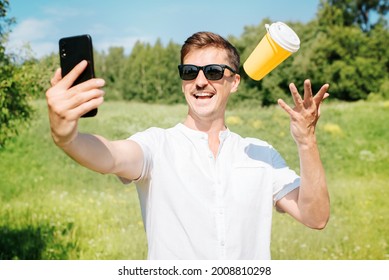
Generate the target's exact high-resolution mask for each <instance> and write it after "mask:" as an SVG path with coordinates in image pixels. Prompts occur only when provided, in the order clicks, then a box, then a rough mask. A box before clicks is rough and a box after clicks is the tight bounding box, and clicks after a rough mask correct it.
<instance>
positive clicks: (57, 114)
mask: <svg viewBox="0 0 389 280" xmlns="http://www.w3.org/2000/svg"><path fill="white" fill-rule="evenodd" d="M87 64H88V63H87V62H86V61H82V62H80V63H79V64H78V65H77V66H76V67H74V69H73V70H72V71H71V72H70V73H69V74H67V75H66V76H65V77H63V78H62V77H61V69H58V70H57V71H56V72H55V75H54V77H53V78H52V79H51V87H50V88H49V89H48V90H47V91H46V100H47V104H48V109H49V119H50V127H51V134H52V136H53V139H54V142H55V143H56V144H57V145H58V146H62V147H63V146H66V145H67V144H69V143H70V142H71V141H72V140H73V139H74V138H75V137H76V136H77V123H78V119H79V118H80V117H81V116H82V115H84V114H85V113H87V112H89V111H90V110H92V109H94V108H97V107H98V106H99V105H101V104H102V103H103V101H104V91H103V90H102V89H101V88H102V87H103V86H104V84H105V82H104V80H102V79H90V80H88V81H86V82H83V83H81V84H78V85H75V86H73V87H72V85H73V83H74V81H75V80H76V79H77V78H78V76H79V75H80V74H81V73H82V72H83V71H84V69H85V67H86V66H87Z"/></svg>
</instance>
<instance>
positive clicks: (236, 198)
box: [46, 32, 329, 259]
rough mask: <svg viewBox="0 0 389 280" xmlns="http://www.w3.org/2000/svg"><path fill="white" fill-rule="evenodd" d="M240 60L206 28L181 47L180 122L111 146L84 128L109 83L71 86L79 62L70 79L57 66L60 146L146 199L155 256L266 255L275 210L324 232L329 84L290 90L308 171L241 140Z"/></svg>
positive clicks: (53, 112)
mask: <svg viewBox="0 0 389 280" xmlns="http://www.w3.org/2000/svg"><path fill="white" fill-rule="evenodd" d="M239 63H240V61H239V55H238V53H237V51H236V49H235V48H234V47H233V46H232V45H231V44H230V43H229V42H228V41H226V40H225V39H223V38H222V37H220V36H219V35H216V34H213V33H210V32H199V33H196V34H194V35H192V36H191V37H190V38H188V39H187V40H186V42H185V44H184V45H183V47H182V49H181V65H180V66H179V74H180V77H181V79H182V80H183V81H182V91H183V92H184V95H185V98H186V101H187V103H188V114H187V117H186V119H185V121H184V123H182V124H178V125H176V126H175V127H173V128H169V129H160V128H150V129H148V130H146V131H144V132H140V133H137V134H135V135H133V136H132V137H130V138H129V139H126V140H119V141H108V140H107V139H105V138H103V137H101V136H97V135H89V134H83V133H80V132H78V130H77V122H78V120H79V118H80V116H81V115H83V114H84V113H86V112H88V111H89V110H91V109H92V108H96V107H98V106H99V105H100V104H102V102H103V95H104V92H103V91H102V90H101V88H102V87H103V86H104V81H103V80H101V79H92V80H90V81H87V82H85V83H83V84H80V85H77V86H74V87H70V86H71V85H72V83H73V81H74V80H75V79H76V78H77V77H78V75H79V74H80V73H81V72H82V71H83V69H84V68H85V66H86V62H82V63H80V64H79V65H78V66H76V67H75V68H74V69H73V71H72V72H71V73H69V74H68V75H67V76H66V77H64V78H61V75H60V71H59V70H57V72H56V74H55V76H54V77H53V79H52V87H51V88H50V89H49V90H48V91H47V93H46V96H47V102H48V106H49V117H50V124H51V131H52V136H53V139H54V142H55V143H56V145H58V146H59V147H60V148H61V149H63V150H64V151H65V152H66V153H67V154H68V155H69V156H70V157H72V158H73V159H74V160H76V161H77V162H79V163H80V164H81V165H83V166H86V167H87V168H90V169H92V170H95V171H97V172H100V173H104V174H106V173H110V174H116V175H117V176H119V177H120V178H121V179H122V181H123V182H127V183H128V182H131V181H134V182H135V183H136V186H137V190H138V193H139V198H140V203H141V208H142V216H143V221H144V225H145V229H146V234H147V240H148V258H149V259H269V258H270V232H271V218H272V207H273V205H275V206H276V207H277V209H278V210H280V211H283V212H286V213H288V214H290V215H291V216H292V217H294V218H295V219H297V220H298V221H300V222H301V223H303V224H304V225H306V226H308V227H311V228H315V229H321V228H324V227H325V225H326V223H327V220H328V218H329V196H328V192H327V186H326V180H325V174H324V170H323V166H322V163H321V160H320V156H319V151H318V147H317V144H316V137H315V126H316V122H317V120H318V118H319V108H320V104H321V102H322V101H323V99H325V98H326V97H327V96H328V93H326V91H327V89H328V85H324V86H323V87H322V88H321V89H320V90H319V92H318V93H317V94H316V95H315V96H312V91H311V85H310V82H309V80H307V81H305V83H304V98H303V99H302V98H301V96H300V95H299V93H298V91H297V89H296V87H295V86H294V84H291V85H290V91H291V93H292V96H293V99H294V102H295V107H294V108H293V109H292V108H291V107H289V106H288V105H287V104H286V103H285V102H284V101H282V100H279V101H278V103H279V105H280V106H281V107H282V108H283V109H284V110H285V111H286V112H287V113H288V114H289V115H290V119H291V133H292V136H293V138H294V140H295V142H296V144H297V149H298V153H299V157H300V166H301V168H300V169H301V174H300V176H298V175H296V174H295V172H294V171H292V170H290V169H289V168H288V166H286V164H285V161H284V160H283V159H282V157H281V156H280V155H279V153H278V152H277V151H276V150H275V149H274V148H273V147H272V146H270V145H269V144H267V143H266V142H264V141H261V140H259V139H253V138H242V137H240V136H239V135H237V134H235V133H233V132H231V131H230V130H229V129H228V128H227V127H226V125H225V110H226V106H227V101H228V98H229V96H230V94H232V93H233V92H235V91H236V90H237V88H238V85H239V82H240V76H239V74H238V73H237V69H238V67H239Z"/></svg>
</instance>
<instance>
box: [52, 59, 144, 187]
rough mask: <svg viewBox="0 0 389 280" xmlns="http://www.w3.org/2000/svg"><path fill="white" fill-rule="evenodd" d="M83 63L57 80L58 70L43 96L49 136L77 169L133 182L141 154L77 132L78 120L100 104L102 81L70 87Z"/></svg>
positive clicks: (129, 144)
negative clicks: (112, 175) (48, 124)
mask: <svg viewBox="0 0 389 280" xmlns="http://www.w3.org/2000/svg"><path fill="white" fill-rule="evenodd" d="M86 65H87V63H86V62H85V61H83V62H81V63H80V64H78V65H77V66H76V67H75V68H74V69H73V70H72V71H71V72H70V73H69V74H68V75H66V76H65V77H63V78H62V77H61V71H60V69H59V70H57V72H56V73H55V75H54V77H53V78H52V80H51V84H52V87H51V88H50V89H48V90H47V92H46V99H47V104H48V109H49V120H50V127H51V134H52V137H53V140H54V142H55V144H56V145H57V146H58V147H60V148H61V149H62V150H64V151H65V153H66V154H68V155H69V156H70V157H71V158H73V159H74V160H75V161H77V162H78V163H80V164H81V165H83V166H85V167H87V168H89V169H92V170H94V171H97V172H100V173H103V174H107V173H112V174H116V175H118V176H120V177H123V178H126V179H130V180H133V179H137V178H139V177H140V175H141V172H142V168H143V152H142V149H141V148H140V146H139V145H138V144H137V143H136V142H134V141H130V140H121V141H108V140H107V139H105V138H104V137H101V136H97V135H90V134H83V133H80V132H78V129H77V125H78V120H79V119H80V117H81V116H82V115H83V114H85V113H86V112H89V111H90V110H91V109H94V108H97V107H98V106H99V105H100V104H102V103H103V101H104V98H103V96H104V92H103V91H102V90H101V87H103V86H104V80H102V79H91V80H88V81H86V82H84V83H82V84H79V85H76V86H73V87H72V84H73V82H74V81H75V80H76V79H77V77H78V76H79V75H80V74H81V73H82V72H83V70H84V69H85V67H86Z"/></svg>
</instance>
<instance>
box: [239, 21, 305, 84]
mask: <svg viewBox="0 0 389 280" xmlns="http://www.w3.org/2000/svg"><path fill="white" fill-rule="evenodd" d="M265 27H266V30H267V33H266V35H265V36H264V37H263V38H262V40H261V41H260V42H259V44H258V45H257V47H256V48H255V49H254V51H253V52H252V53H251V54H250V56H249V57H248V58H247V60H246V61H245V63H244V64H243V69H244V70H245V72H246V73H247V75H248V76H249V77H250V78H252V79H253V80H256V81H259V80H261V79H262V78H263V77H265V76H266V75H267V74H268V73H269V72H270V71H272V70H273V69H274V68H276V67H277V66H278V65H279V64H281V62H283V61H284V60H285V59H287V58H288V57H289V56H290V55H291V54H292V53H294V52H297V51H298V49H299V48H300V39H299V37H298V36H297V34H296V33H295V32H294V31H293V30H292V29H291V28H290V27H289V26H287V25H286V24H285V23H282V22H276V23H273V24H271V25H270V26H269V25H268V24H266V25H265Z"/></svg>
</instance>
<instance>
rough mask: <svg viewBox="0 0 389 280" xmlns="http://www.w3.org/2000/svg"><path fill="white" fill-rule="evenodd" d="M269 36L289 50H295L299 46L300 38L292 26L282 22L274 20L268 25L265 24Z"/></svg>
mask: <svg viewBox="0 0 389 280" xmlns="http://www.w3.org/2000/svg"><path fill="white" fill-rule="evenodd" d="M265 27H266V30H267V32H268V33H269V34H270V36H271V38H272V39H273V40H274V41H275V42H276V43H277V44H279V45H280V46H281V47H283V48H284V49H285V50H287V51H289V52H297V51H298V50H299V48H300V39H299V37H298V36H297V34H296V33H295V32H294V31H293V29H292V28H290V27H289V26H287V25H286V24H285V23H283V22H280V21H278V22H275V23H272V24H271V25H270V26H269V25H268V24H265Z"/></svg>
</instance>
